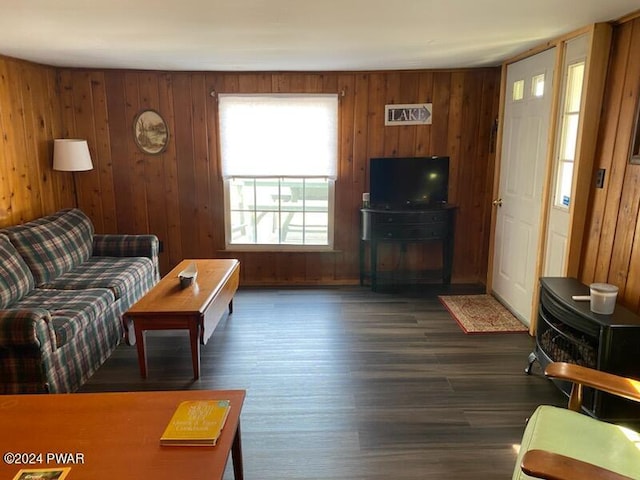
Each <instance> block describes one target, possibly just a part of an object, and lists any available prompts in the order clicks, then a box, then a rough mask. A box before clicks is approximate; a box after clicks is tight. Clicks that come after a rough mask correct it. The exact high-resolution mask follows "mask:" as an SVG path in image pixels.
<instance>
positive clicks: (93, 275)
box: [42, 257, 154, 299]
mask: <svg viewBox="0 0 640 480" xmlns="http://www.w3.org/2000/svg"><path fill="white" fill-rule="evenodd" d="M153 278H154V264H153V261H152V260H151V259H150V258H146V257H123V258H118V257H91V258H90V259H89V260H87V261H86V262H84V263H83V264H82V265H80V266H78V267H76V268H74V269H73V270H71V271H70V272H67V273H63V274H62V275H60V276H59V277H57V278H56V279H55V280H54V281H52V282H47V283H45V284H43V285H42V288H56V289H60V290H82V289H85V288H108V289H110V290H111V291H112V292H113V294H114V295H115V297H116V299H120V298H123V297H125V296H126V295H127V293H128V292H132V291H138V295H137V296H138V297H139V296H140V295H141V294H142V293H144V292H145V291H146V290H147V289H148V288H149V285H148V284H149V279H153Z"/></svg>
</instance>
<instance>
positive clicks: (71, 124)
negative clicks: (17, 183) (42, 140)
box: [51, 70, 77, 207]
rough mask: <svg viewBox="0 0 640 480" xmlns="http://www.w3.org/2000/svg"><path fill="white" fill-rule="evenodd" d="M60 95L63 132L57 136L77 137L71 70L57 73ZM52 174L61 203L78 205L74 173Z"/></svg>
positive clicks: (54, 172) (72, 205)
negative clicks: (58, 188)
mask: <svg viewBox="0 0 640 480" xmlns="http://www.w3.org/2000/svg"><path fill="white" fill-rule="evenodd" d="M57 79H58V95H59V98H60V100H59V101H60V121H61V132H60V135H59V136H57V137H54V139H55V138H73V137H75V135H74V133H75V130H76V128H75V112H74V108H73V75H72V72H71V71H70V70H66V71H60V72H58V75H57ZM51 174H52V176H53V178H54V179H55V180H56V183H57V184H58V185H59V186H60V192H59V195H60V199H61V205H62V206H64V207H77V205H76V204H75V193H74V191H75V184H74V181H73V175H72V174H71V173H69V172H56V171H52V173H51Z"/></svg>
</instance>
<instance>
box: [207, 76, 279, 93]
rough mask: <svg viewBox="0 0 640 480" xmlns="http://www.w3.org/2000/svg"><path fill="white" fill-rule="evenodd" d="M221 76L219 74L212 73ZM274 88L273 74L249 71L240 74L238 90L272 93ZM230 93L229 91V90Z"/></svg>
mask: <svg viewBox="0 0 640 480" xmlns="http://www.w3.org/2000/svg"><path fill="white" fill-rule="evenodd" d="M211 76H213V77H216V78H219V75H211ZM272 90H273V84H272V79H271V75H269V74H267V73H247V74H241V75H238V91H240V92H243V93H270V92H271V91H272ZM227 93H228V92H227Z"/></svg>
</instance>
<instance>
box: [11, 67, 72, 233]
mask: <svg viewBox="0 0 640 480" xmlns="http://www.w3.org/2000/svg"><path fill="white" fill-rule="evenodd" d="M60 115H61V109H60V101H59V95H58V86H57V82H56V72H55V70H54V69H53V68H49V67H43V66H40V65H36V64H32V63H29V62H26V61H22V60H16V59H10V58H4V57H0V138H2V141H1V143H0V153H1V154H2V158H3V160H4V161H3V162H2V166H1V167H0V224H1V225H3V226H5V225H12V224H16V223H21V222H24V221H28V220H32V219H33V218H36V217H39V216H42V215H44V214H48V213H53V212H54V211H56V210H58V209H60V208H62V207H65V206H72V205H73V190H72V184H71V183H70V182H69V181H68V180H67V179H66V178H65V177H66V176H65V175H57V173H54V172H53V170H52V144H53V142H52V139H53V137H54V136H59V135H60V134H61V122H60ZM69 179H70V177H69Z"/></svg>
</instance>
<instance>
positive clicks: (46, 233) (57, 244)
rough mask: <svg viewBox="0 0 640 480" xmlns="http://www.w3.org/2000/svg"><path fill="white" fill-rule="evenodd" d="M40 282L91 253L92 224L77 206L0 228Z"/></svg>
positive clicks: (36, 280)
mask: <svg viewBox="0 0 640 480" xmlns="http://www.w3.org/2000/svg"><path fill="white" fill-rule="evenodd" d="M2 233H5V234H6V235H7V236H8V237H9V239H10V240H11V243H13V245H14V246H15V247H16V250H17V251H18V252H19V253H20V255H21V256H22V258H24V260H25V262H26V263H27V265H28V266H29V268H30V269H31V272H32V273H33V277H34V280H35V284H36V285H37V286H38V285H42V284H43V283H45V282H49V281H51V280H53V279H54V278H56V277H58V276H59V275H61V274H63V273H65V272H68V271H70V270H72V269H73V268H74V267H76V266H78V265H80V264H81V263H82V262H84V261H86V260H87V259H88V258H89V257H90V256H91V253H92V245H93V224H92V223H91V220H90V219H89V217H87V216H86V215H85V214H84V213H83V212H82V211H81V210H78V209H77V208H74V209H67V210H61V211H59V212H57V213H55V214H53V215H49V216H47V217H42V218H38V219H36V220H33V221H31V222H27V223H24V224H22V225H16V226H13V227H8V228H6V229H4V230H3V231H2Z"/></svg>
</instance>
